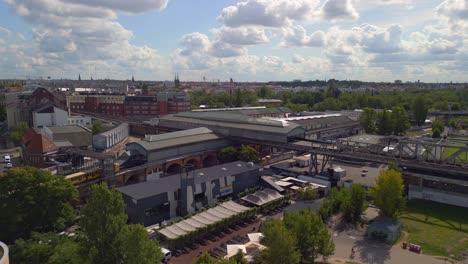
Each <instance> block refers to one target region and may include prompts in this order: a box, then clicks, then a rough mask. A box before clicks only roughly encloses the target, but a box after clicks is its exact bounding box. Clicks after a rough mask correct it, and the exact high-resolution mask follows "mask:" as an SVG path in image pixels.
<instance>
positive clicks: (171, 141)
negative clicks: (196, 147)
mask: <svg viewBox="0 0 468 264" xmlns="http://www.w3.org/2000/svg"><path fill="white" fill-rule="evenodd" d="M220 138H221V137H219V136H217V135H215V134H214V133H213V131H211V130H209V129H208V128H204V127H199V128H194V129H189V130H182V131H177V132H171V133H166V134H160V135H147V136H146V137H145V138H144V139H143V140H141V141H139V142H132V143H129V144H137V145H140V146H141V147H142V148H144V149H145V150H147V151H155V150H159V149H164V148H169V147H173V146H179V145H187V144H195V143H200V142H203V141H208V140H216V139H220Z"/></svg>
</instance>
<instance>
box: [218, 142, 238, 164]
mask: <svg viewBox="0 0 468 264" xmlns="http://www.w3.org/2000/svg"><path fill="white" fill-rule="evenodd" d="M219 159H220V160H221V162H224V163H225V162H233V161H236V160H237V150H236V148H234V147H232V146H229V147H225V148H223V149H222V150H221V153H220V155H219Z"/></svg>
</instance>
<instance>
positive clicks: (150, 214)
mask: <svg viewBox="0 0 468 264" xmlns="http://www.w3.org/2000/svg"><path fill="white" fill-rule="evenodd" d="M262 171H263V169H262V167H261V166H259V165H256V164H253V163H250V162H242V161H236V162H231V163H226V164H222V165H217V166H212V167H209V168H202V169H195V170H190V169H189V168H187V170H186V171H184V172H180V173H179V174H177V175H173V176H170V177H162V178H158V179H148V181H146V182H142V183H137V184H132V185H128V186H124V187H121V188H117V190H118V191H119V192H121V193H122V195H123V198H124V201H125V204H126V210H127V214H128V215H129V219H130V221H131V222H133V223H140V224H143V225H145V226H148V225H153V224H157V223H161V222H163V221H167V220H169V219H173V218H175V217H178V216H185V215H188V214H192V213H194V212H196V211H197V210H200V209H202V208H204V207H207V206H212V205H214V204H216V203H217V202H218V201H219V200H220V199H223V198H225V197H228V196H230V195H236V194H238V193H240V192H242V191H244V190H245V189H247V188H252V187H254V186H257V185H258V184H259V181H260V176H261V173H262Z"/></svg>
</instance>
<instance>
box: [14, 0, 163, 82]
mask: <svg viewBox="0 0 468 264" xmlns="http://www.w3.org/2000/svg"><path fill="white" fill-rule="evenodd" d="M6 2H7V4H8V5H9V6H10V8H11V10H12V11H13V12H15V13H16V14H17V15H19V16H22V17H23V18H24V19H25V20H26V22H29V23H30V24H31V25H32V35H33V42H31V44H32V45H26V46H25V47H24V50H23V51H24V52H23V53H22V54H23V55H24V58H23V61H27V62H29V63H31V64H37V65H40V66H41V67H43V70H41V69H38V71H44V72H46V71H51V72H54V73H55V74H57V75H62V76H63V74H73V76H75V74H76V72H78V71H80V72H94V70H92V71H91V70H89V69H88V68H89V67H92V68H94V67H95V66H96V67H97V66H98V67H99V69H100V70H101V71H102V72H103V73H101V77H104V76H106V75H110V76H119V78H121V77H122V75H128V74H129V73H128V72H129V71H138V72H134V74H137V73H140V75H142V76H143V75H145V76H146V78H154V75H153V74H154V72H162V71H163V69H162V66H164V65H165V64H167V62H165V61H164V59H163V58H161V57H160V56H159V54H158V53H157V51H156V50H155V49H153V48H150V47H147V46H135V45H132V44H131V43H130V42H131V40H132V38H133V37H134V35H133V33H132V32H131V31H129V30H127V29H125V28H124V27H123V26H122V25H121V24H120V23H118V22H117V21H116V19H117V17H118V14H119V13H120V12H125V13H141V12H146V11H150V10H161V9H164V8H165V7H166V5H167V0H140V1H124V0H6ZM17 36H18V38H19V39H20V40H22V39H23V38H24V36H23V35H19V34H18V35H17ZM11 59H13V58H11ZM16 59H17V58H16ZM146 60H151V61H146ZM136 62H138V65H136V64H135V63H136ZM25 64H27V63H25ZM129 65H130V66H132V67H129ZM166 66H167V65H166ZM64 69H67V71H64ZM72 72H73V73H72Z"/></svg>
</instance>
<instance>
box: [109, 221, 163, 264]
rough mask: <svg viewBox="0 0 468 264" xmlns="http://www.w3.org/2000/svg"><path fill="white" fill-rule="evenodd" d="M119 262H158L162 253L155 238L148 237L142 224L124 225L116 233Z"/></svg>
mask: <svg viewBox="0 0 468 264" xmlns="http://www.w3.org/2000/svg"><path fill="white" fill-rule="evenodd" d="M118 242H119V247H120V249H121V254H122V257H121V262H120V263H126V264H132V263H139V264H153V263H160V261H161V260H162V259H163V257H164V256H163V254H162V252H161V249H160V248H159V243H158V242H157V240H155V241H151V240H150V239H149V235H148V231H146V229H145V228H144V227H143V226H142V225H125V226H123V228H122V229H121V231H120V233H119V235H118Z"/></svg>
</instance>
